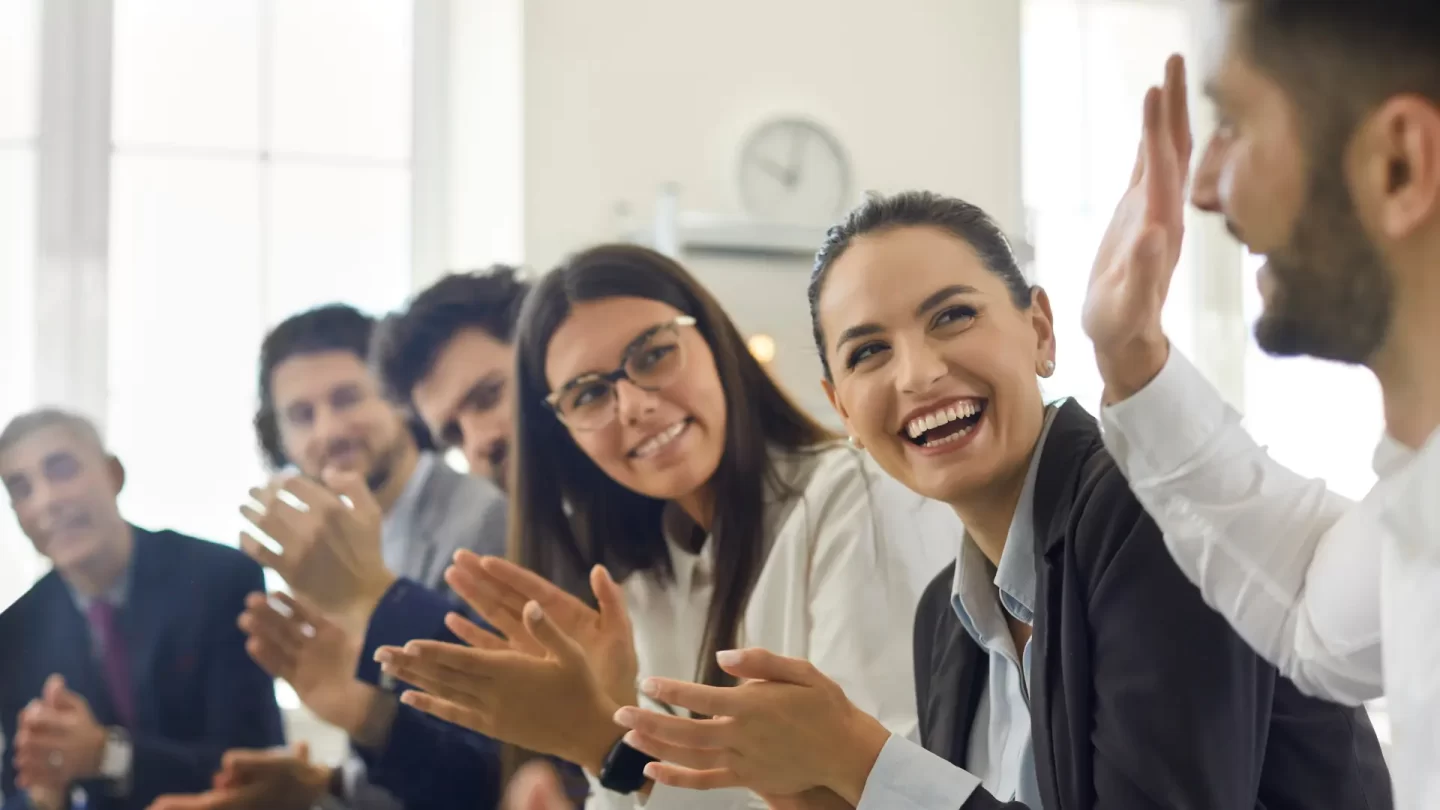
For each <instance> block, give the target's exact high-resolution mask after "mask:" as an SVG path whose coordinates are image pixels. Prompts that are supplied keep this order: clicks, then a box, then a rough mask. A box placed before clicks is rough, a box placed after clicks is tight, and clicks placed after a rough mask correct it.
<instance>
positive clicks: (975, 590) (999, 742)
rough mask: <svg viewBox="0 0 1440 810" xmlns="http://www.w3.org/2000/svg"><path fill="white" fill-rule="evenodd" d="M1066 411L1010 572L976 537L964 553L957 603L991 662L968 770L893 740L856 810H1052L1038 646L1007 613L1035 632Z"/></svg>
mask: <svg viewBox="0 0 1440 810" xmlns="http://www.w3.org/2000/svg"><path fill="white" fill-rule="evenodd" d="M1058 411H1059V408H1058V406H1057V405H1051V406H1050V407H1049V408H1048V409H1047V410H1046V412H1045V422H1044V425H1043V426H1042V427H1041V429H1040V437H1039V439H1038V440H1037V441H1036V443H1035V452H1034V453H1032V454H1031V456H1030V468H1029V470H1028V471H1027V472H1026V473H1025V483H1024V485H1022V487H1021V489H1020V499H1019V501H1017V502H1016V504H1015V514H1014V516H1013V517H1012V518H1011V520H1010V530H1009V532H1008V533H1007V534H1006V536H1005V550H1004V551H1002V552H1001V553H1000V565H999V566H993V565H991V564H990V561H989V560H987V559H985V555H984V554H982V553H981V551H980V549H979V548H977V547H976V545H975V543H974V541H972V540H971V539H970V537H969V535H968V534H967V535H965V537H964V539H963V540H962V541H961V544H960V550H959V553H958V554H957V555H956V559H955V581H954V583H953V585H952V586H951V589H950V604H951V607H952V608H953V609H954V611H955V615H956V616H958V617H959V618H960V624H961V625H962V626H963V627H964V628H965V632H966V633H968V634H969V635H970V637H971V638H972V639H974V640H975V643H976V644H978V645H979V646H980V647H981V649H984V650H985V651H986V653H987V656H988V658H989V668H988V672H987V675H986V680H985V686H984V687H983V691H982V692H981V694H980V703H979V706H978V707H977V709H976V712H975V718H974V720H973V721H972V722H971V725H970V735H969V741H968V744H967V745H966V749H965V767H964V768H963V769H962V768H957V767H955V766H954V765H951V764H950V763H949V762H947V761H946V760H944V759H942V758H940V757H938V756H936V755H935V754H932V753H930V752H929V751H927V750H925V749H924V748H922V747H921V746H920V745H919V743H918V742H915V741H913V740H906V739H904V738H902V737H899V736H895V735H892V736H891V738H890V740H889V742H887V743H886V744H885V747H884V748H883V749H881V751H880V757H879V758H878V759H877V760H876V761H875V765H874V767H873V768H871V769H870V777H869V778H868V779H867V780H866V781H865V791H864V793H862V794H861V796H860V803H859V804H858V805H857V806H856V808H855V810H955V808H958V807H959V806H960V805H962V804H964V803H965V801H966V800H967V799H969V798H970V794H971V793H974V792H975V789H976V788H979V787H984V788H985V790H986V791H988V792H989V793H990V795H991V796H994V797H996V798H997V799H1000V800H1002V801H1007V802H1008V801H1015V802H1019V803H1021V804H1023V805H1025V806H1026V807H1031V808H1035V810H1042V805H1041V802H1040V784H1039V776H1038V774H1037V773H1036V771H1035V741H1034V731H1033V726H1032V725H1031V722H1030V644H1029V642H1027V643H1026V644H1025V649H1024V650H1021V651H1018V653H1017V651H1016V649H1015V642H1014V640H1013V639H1012V638H1011V635H1010V627H1009V625H1008V624H1007V623H1006V620H1005V614H1007V613H1008V614H1009V615H1011V616H1014V617H1015V618H1016V619H1019V620H1020V621H1022V622H1024V623H1025V624H1027V625H1030V626H1032V627H1033V626H1034V624H1035V587H1036V574H1035V476H1036V475H1037V474H1038V472H1039V469H1040V458H1041V456H1042V455H1043V453H1042V451H1043V449H1044V447H1045V440H1046V439H1047V438H1048V437H1049V435H1050V426H1051V424H1053V423H1054V421H1055V414H1056V413H1057V412H1058Z"/></svg>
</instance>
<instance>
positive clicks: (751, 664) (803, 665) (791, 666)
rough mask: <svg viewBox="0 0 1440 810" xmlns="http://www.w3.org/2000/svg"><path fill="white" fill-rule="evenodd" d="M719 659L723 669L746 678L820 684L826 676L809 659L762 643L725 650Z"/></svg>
mask: <svg viewBox="0 0 1440 810" xmlns="http://www.w3.org/2000/svg"><path fill="white" fill-rule="evenodd" d="M715 660H716V662H718V663H719V664H720V668H721V669H723V670H725V671H726V672H728V673H730V674H731V675H734V676H735V677H737V678H740V679H742V680H750V681H775V682H777V683H793V684H798V685H800V686H816V685H819V683H820V682H821V681H822V680H823V679H824V677H825V676H823V675H821V674H820V672H819V670H817V669H815V666H814V665H813V664H811V663H810V662H809V661H806V660H804V659H800V658H786V657H785V656H783V655H776V654H775V653H772V652H770V651H769V650H764V649H760V648H759V647H753V648H750V649H746V650H724V651H722V652H719V653H716V655H715Z"/></svg>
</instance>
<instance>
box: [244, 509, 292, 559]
mask: <svg viewBox="0 0 1440 810" xmlns="http://www.w3.org/2000/svg"><path fill="white" fill-rule="evenodd" d="M246 508H247V507H243V506H242V507H240V510H241V511H242V512H243V511H245V509H246ZM246 518H247V519H249V516H248V515H247V516H246ZM240 550H241V551H243V552H245V555H246V556H247V557H249V558H250V559H252V560H254V561H255V562H257V563H259V564H260V565H262V566H264V567H265V568H269V569H271V570H274V571H280V570H281V567H282V566H283V565H284V564H285V561H284V560H282V559H281V558H280V555H279V554H276V553H275V552H273V551H271V550H270V549H269V548H266V547H265V544H263V543H261V542H260V541H259V540H256V539H255V538H254V537H252V536H251V535H250V533H249V532H240Z"/></svg>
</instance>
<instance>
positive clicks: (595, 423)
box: [545, 315, 695, 430]
mask: <svg viewBox="0 0 1440 810" xmlns="http://www.w3.org/2000/svg"><path fill="white" fill-rule="evenodd" d="M694 325H695V319H694V318H692V317H690V316H689V315H681V316H679V317H677V318H675V319H674V320H672V321H667V322H665V323H662V324H659V325H656V326H652V327H651V328H649V329H647V330H646V331H645V332H643V333H641V334H640V336H639V337H637V338H635V340H633V341H631V343H630V346H629V348H627V349H626V350H625V355H624V360H623V362H621V364H620V367H619V368H617V369H615V370H614V371H611V372H609V373H608V374H582V375H581V376H579V377H576V378H575V379H573V380H571V381H570V382H568V383H565V385H564V386H563V387H562V388H561V389H560V390H559V391H555V392H552V393H551V394H550V395H549V396H547V397H545V404H546V405H547V406H549V408H550V410H552V411H554V412H555V415H556V416H557V417H559V419H560V421H562V422H564V423H565V424H566V426H568V427H570V428H572V429H574V430H599V429H600V428H603V427H605V426H606V425H608V424H610V423H611V422H612V421H613V420H614V419H615V414H616V413H617V412H618V411H619V402H620V400H619V398H618V397H617V396H616V395H615V386H616V384H617V383H619V382H620V381H621V380H626V381H628V382H629V383H630V384H631V385H634V386H635V387H636V388H640V389H643V390H645V391H659V390H660V389H662V388H664V387H665V386H667V385H669V384H670V383H672V382H674V381H675V378H677V377H679V376H680V372H682V371H684V370H685V346H684V344H683V343H681V341H680V329H681V327H685V326H694Z"/></svg>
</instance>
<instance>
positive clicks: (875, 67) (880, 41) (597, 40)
mask: <svg viewBox="0 0 1440 810" xmlns="http://www.w3.org/2000/svg"><path fill="white" fill-rule="evenodd" d="M452 14H453V18H452V21H451V23H452V24H451V30H452V32H454V33H453V35H452V38H451V44H450V47H451V48H452V50H453V51H454V52H453V53H452V54H451V64H452V65H453V66H455V67H456V70H455V72H454V75H453V76H452V82H453V85H452V88H451V90H450V93H451V97H452V106H451V115H452V116H453V118H452V121H451V132H452V133H454V134H453V136H452V142H451V145H450V152H451V153H450V157H449V164H450V166H451V168H452V172H451V182H452V184H453V185H452V188H451V191H450V199H451V202H452V209H451V226H450V234H449V244H450V246H451V250H450V257H451V260H452V263H453V265H454V266H466V265H472V266H473V265H479V264H484V263H488V262H490V261H494V260H496V259H511V258H516V257H515V256H513V255H510V253H511V245H512V243H513V241H512V240H513V239H514V236H515V234H516V231H517V229H518V230H519V232H520V233H522V234H523V259H524V261H525V262H526V264H528V265H529V266H531V267H532V268H537V269H542V270H543V269H547V268H549V267H551V266H553V265H554V264H555V263H556V262H557V261H558V260H559V259H561V258H562V257H564V256H565V255H566V254H568V253H570V252H572V251H574V250H576V249H579V248H581V247H584V246H586V245H589V244H592V243H595V242H599V241H606V240H614V239H617V238H619V237H621V236H622V235H623V234H624V233H625V232H626V227H627V225H635V224H640V225H643V224H644V222H645V221H646V220H647V219H648V217H649V216H650V213H651V210H652V205H653V203H654V200H655V197H656V194H657V192H658V190H659V189H660V188H661V187H662V186H664V185H666V184H669V183H675V184H678V186H679V188H680V192H681V204H682V208H684V209H685V210H699V211H706V212H710V213H715V214H725V215H738V214H740V213H741V209H740V202H739V192H738V189H737V186H736V176H737V173H738V172H737V165H736V161H737V156H738V153H739V150H740V145H741V143H742V142H743V139H744V138H745V136H746V135H747V133H748V132H749V131H750V130H751V129H752V128H754V127H755V126H756V125H758V124H759V123H761V122H762V121H764V120H765V119H767V118H768V117H770V116H772V115H779V114H799V115H803V116H806V117H809V118H812V119H815V120H817V121H818V122H820V123H821V124H823V125H824V126H825V127H826V128H828V129H829V130H831V131H832V132H833V133H834V134H835V135H836V136H837V137H838V138H839V140H840V141H841V143H842V144H843V145H844V147H845V149H846V150H847V151H848V153H849V156H850V161H851V166H852V171H853V173H854V184H853V193H854V194H855V195H856V197H857V199H858V195H859V194H860V193H861V192H863V191H865V190H867V189H879V190H884V191H897V190H900V189H903V188H910V187H924V188H931V189H935V190H939V191H944V192H949V193H952V194H956V195H959V196H962V197H966V198H968V199H970V200H972V201H974V202H976V203H978V204H980V205H981V206H983V207H985V208H986V209H988V210H990V211H991V212H992V213H993V214H995V215H996V216H997V217H998V218H999V219H1000V220H1001V222H1002V223H1003V224H1004V225H1005V226H1006V227H1007V228H1009V229H1011V230H1012V231H1015V232H1019V231H1020V229H1021V226H1022V224H1023V219H1024V217H1023V211H1022V206H1021V202H1020V73H1019V64H1020V46H1019V42H1020V12H1019V4H1018V3H1013V2H1010V1H1009V0H903V2H897V3H893V4H890V5H888V6H886V7H885V9H884V10H883V12H881V11H880V10H879V8H878V7H876V6H874V5H873V4H871V3H865V2H860V0H840V1H839V2H836V1H834V0H832V1H831V2H825V0H789V1H788V2H785V3H765V2H761V0H733V1H732V2H729V3H711V4H700V3H676V2H666V1H665V0H607V2H604V3H581V2H574V0H528V1H527V2H525V3H524V4H523V5H521V4H520V3H518V2H517V0H485V2H479V0H477V2H474V3H457V4H456V5H455V6H454V7H453V10H452ZM516 35H518V36H520V37H522V38H523V48H514V47H512V46H511V43H510V42H509V41H508V39H507V38H508V37H513V36H516ZM482 54H488V55H482ZM515 59H518V60H520V64H518V65H517V64H515V63H514V61H512V60H515ZM467 63H468V64H469V65H471V66H478V65H479V64H480V63H483V64H484V65H486V66H487V68H486V69H485V70H475V69H467V68H466V65H467ZM517 90H518V96H519V105H518V106H519V107H520V108H521V109H522V110H523V128H522V130H521V132H522V133H523V137H520V138H518V139H517V138H514V137H513V136H514V135H515V132H516V131H515V129H514V128H513V126H512V122H511V119H510V116H511V115H512V112H513V110H515V108H516V105H515V100H516V95H517ZM512 165H519V166H522V167H523V172H522V173H521V176H520V177H519V178H516V176H515V175H514V174H512V173H511V172H510V171H509V168H508V167H509V166H512ZM517 179H518V183H517ZM512 206H514V207H518V208H519V210H521V211H523V218H522V219H521V220H519V221H517V220H515V219H512V218H511V216H510V211H511V208H510V207H512ZM622 208H623V209H628V211H629V212H630V218H629V219H626V218H625V217H622V216H620V215H618V214H617V210H618V209H622ZM817 246H818V245H817ZM686 264H687V266H688V267H689V268H690V269H691V270H692V271H694V272H696V273H697V274H698V275H699V276H700V277H701V279H702V280H703V281H704V282H705V283H706V284H707V286H709V287H710V288H711V290H712V291H714V292H715V293H716V294H717V295H718V296H719V297H720V299H721V301H722V303H723V304H724V305H725V306H726V308H727V309H728V310H729V311H730V314H731V315H732V317H734V318H735V320H736V321H737V322H738V323H739V324H740V326H741V328H742V329H744V330H746V331H748V332H758V331H763V332H767V333H769V334H771V335H773V336H774V337H775V338H776V340H777V343H778V349H779V351H778V355H777V358H776V361H775V366H774V370H775V372H776V374H777V376H778V377H779V378H780V379H781V380H782V381H783V382H784V383H785V384H786V385H787V386H788V387H790V388H791V389H792V390H793V391H795V392H796V393H798V394H801V395H802V399H803V400H804V401H805V402H806V404H807V405H809V406H810V407H811V408H812V410H814V411H815V412H816V413H817V414H820V415H822V416H828V414H829V407H828V405H826V404H825V402H824V399H823V396H821V395H820V394H819V389H818V386H817V385H816V380H817V375H818V367H817V366H816V365H815V362H814V359H813V355H814V352H813V348H812V342H811V338H810V331H809V320H808V317H809V316H808V313H807V310H806V304H805V296H804V288H805V284H806V281H807V271H808V269H809V268H808V262H806V261H804V260H796V261H792V262H774V261H771V262H763V261H755V260H739V259H734V260H732V259H724V260H720V259H713V258H706V259H702V258H694V257H690V258H687V259H686ZM423 280H424V279H422V278H418V277H417V281H423ZM762 290H763V291H764V293H763V294H759V293H760V292H761V291H762Z"/></svg>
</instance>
